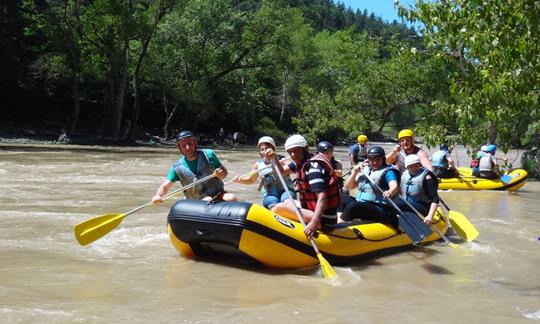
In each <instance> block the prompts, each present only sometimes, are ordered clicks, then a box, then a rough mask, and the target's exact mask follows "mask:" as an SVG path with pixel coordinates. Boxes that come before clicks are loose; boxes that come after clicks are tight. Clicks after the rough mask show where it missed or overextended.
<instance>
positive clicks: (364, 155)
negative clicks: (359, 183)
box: [354, 143, 368, 163]
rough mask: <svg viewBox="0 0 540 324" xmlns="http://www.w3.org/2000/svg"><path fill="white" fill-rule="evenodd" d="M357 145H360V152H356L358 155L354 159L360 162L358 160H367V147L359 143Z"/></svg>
mask: <svg viewBox="0 0 540 324" xmlns="http://www.w3.org/2000/svg"><path fill="white" fill-rule="evenodd" d="M356 145H358V153H356V156H355V157H354V161H355V162H356V163H358V162H363V161H365V160H367V151H368V149H367V147H366V146H365V145H364V146H362V145H360V144H358V143H357V144H356Z"/></svg>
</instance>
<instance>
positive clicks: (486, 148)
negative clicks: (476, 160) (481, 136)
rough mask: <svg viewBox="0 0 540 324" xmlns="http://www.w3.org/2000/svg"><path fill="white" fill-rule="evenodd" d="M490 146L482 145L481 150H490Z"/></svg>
mask: <svg viewBox="0 0 540 324" xmlns="http://www.w3.org/2000/svg"><path fill="white" fill-rule="evenodd" d="M488 150H489V148H488V146H487V145H482V147H481V148H480V151H482V152H488Z"/></svg>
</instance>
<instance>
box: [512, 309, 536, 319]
mask: <svg viewBox="0 0 540 324" xmlns="http://www.w3.org/2000/svg"><path fill="white" fill-rule="evenodd" d="M516 310H517V311H518V312H520V313H521V314H522V315H523V317H525V318H527V319H530V320H540V310H537V311H536V312H530V311H527V310H525V309H521V308H520V307H516Z"/></svg>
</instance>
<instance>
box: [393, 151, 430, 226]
mask: <svg viewBox="0 0 540 324" xmlns="http://www.w3.org/2000/svg"><path fill="white" fill-rule="evenodd" d="M405 166H406V168H407V171H405V172H404V173H403V175H402V176H401V198H402V199H407V201H408V202H409V203H410V204H411V205H413V206H414V208H416V209H417V210H418V211H419V212H420V213H421V214H422V215H424V216H425V218H424V223H426V224H431V221H432V220H433V215H435V212H436V211H437V206H438V205H439V195H438V193H437V189H438V187H439V182H438V180H437V176H435V174H433V172H431V171H429V170H428V169H426V168H424V167H423V166H422V164H421V162H420V158H419V157H418V155H416V154H411V155H407V158H406V159H405ZM397 205H398V206H399V208H400V209H401V210H403V211H411V212H414V211H413V210H411V208H410V207H409V206H408V205H407V204H406V203H405V202H404V201H402V200H399V201H398V203H397Z"/></svg>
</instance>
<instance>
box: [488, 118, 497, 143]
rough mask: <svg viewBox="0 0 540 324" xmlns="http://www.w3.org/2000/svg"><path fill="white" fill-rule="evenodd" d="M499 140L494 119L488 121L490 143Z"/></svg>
mask: <svg viewBox="0 0 540 324" xmlns="http://www.w3.org/2000/svg"><path fill="white" fill-rule="evenodd" d="M496 140H497V127H496V125H495V123H493V122H492V121H489V122H488V144H495V141H496Z"/></svg>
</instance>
